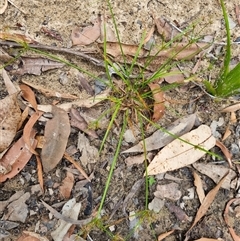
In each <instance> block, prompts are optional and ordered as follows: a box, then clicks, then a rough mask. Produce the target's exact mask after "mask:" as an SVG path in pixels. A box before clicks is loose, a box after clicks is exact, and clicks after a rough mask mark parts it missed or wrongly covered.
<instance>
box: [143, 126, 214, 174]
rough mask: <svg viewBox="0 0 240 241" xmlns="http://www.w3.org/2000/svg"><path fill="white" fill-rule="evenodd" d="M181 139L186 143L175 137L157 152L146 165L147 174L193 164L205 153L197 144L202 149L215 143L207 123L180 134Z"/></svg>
mask: <svg viewBox="0 0 240 241" xmlns="http://www.w3.org/2000/svg"><path fill="white" fill-rule="evenodd" d="M181 139H182V140H185V141H186V142H187V143H186V142H183V141H181V140H179V139H176V140H174V141H173V142H171V143H169V144H168V145H167V146H165V147H164V148H163V149H162V150H161V151H160V152H158V154H157V155H156V156H155V157H154V158H153V160H152V162H151V163H150V164H149V166H148V167H147V173H148V175H156V174H159V173H164V172H167V171H173V170H176V169H178V168H181V167H184V166H188V165H190V164H193V163H194V162H196V161H197V160H198V159H200V158H201V157H202V156H204V155H205V154H206V152H204V151H203V150H200V149H198V148H196V147H197V146H200V147H201V148H203V149H204V150H210V149H211V148H212V147H214V146H215V143H216V140H215V138H214V137H213V136H212V133H211V129H210V127H208V126H207V125H201V126H199V127H198V128H197V129H195V130H193V131H191V132H189V133H187V134H185V135H183V136H181ZM190 144H191V145H190Z"/></svg>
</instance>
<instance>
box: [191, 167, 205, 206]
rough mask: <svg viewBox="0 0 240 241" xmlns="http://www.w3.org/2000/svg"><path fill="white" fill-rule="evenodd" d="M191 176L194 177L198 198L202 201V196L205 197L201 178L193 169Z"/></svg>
mask: <svg viewBox="0 0 240 241" xmlns="http://www.w3.org/2000/svg"><path fill="white" fill-rule="evenodd" d="M193 177H194V186H195V187H196V192H197V195H198V199H199V201H200V203H202V202H203V200H204V198H205V193H204V189H203V185H202V180H201V178H200V176H199V175H198V174H197V173H196V172H195V171H193Z"/></svg>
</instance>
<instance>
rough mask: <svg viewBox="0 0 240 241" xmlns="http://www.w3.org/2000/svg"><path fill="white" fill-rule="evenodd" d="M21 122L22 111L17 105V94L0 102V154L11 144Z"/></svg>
mask: <svg viewBox="0 0 240 241" xmlns="http://www.w3.org/2000/svg"><path fill="white" fill-rule="evenodd" d="M20 122H21V111H20V108H19V106H18V103H17V94H13V95H9V96H7V97H5V98H4V99H2V100H0V152H2V151H4V150H5V149H6V148H7V147H8V146H9V145H10V144H11V142H12V140H13V138H14V137H15V135H16V132H17V128H18V125H19V123H20Z"/></svg>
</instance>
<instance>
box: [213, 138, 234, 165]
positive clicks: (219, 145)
mask: <svg viewBox="0 0 240 241" xmlns="http://www.w3.org/2000/svg"><path fill="white" fill-rule="evenodd" d="M216 146H218V147H219V148H220V149H221V151H222V152H223V154H224V156H225V157H226V158H227V161H228V164H229V167H230V168H232V154H231V153H230V152H229V150H228V149H227V147H226V146H225V145H224V144H223V143H222V142H221V141H218V140H216Z"/></svg>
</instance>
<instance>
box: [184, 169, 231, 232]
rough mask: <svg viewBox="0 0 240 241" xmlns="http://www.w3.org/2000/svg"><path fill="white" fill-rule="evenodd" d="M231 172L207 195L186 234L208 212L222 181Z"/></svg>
mask: <svg viewBox="0 0 240 241" xmlns="http://www.w3.org/2000/svg"><path fill="white" fill-rule="evenodd" d="M228 174H229V171H228V172H227V173H226V174H225V175H224V176H223V178H222V179H221V180H220V182H219V183H218V184H217V185H216V186H215V187H214V188H213V189H212V190H211V191H210V192H209V193H208V194H207V195H206V197H205V198H204V200H203V202H202V204H201V206H200V208H199V209H198V211H197V214H196V216H195V219H194V222H193V224H192V226H191V227H190V229H189V230H188V231H187V233H186V236H188V234H189V232H190V231H191V230H192V228H193V227H194V226H195V225H196V224H197V223H198V221H199V220H200V219H201V218H202V217H203V216H204V215H205V214H206V212H207V210H208V208H209V207H210V205H211V204H212V202H213V201H214V199H215V196H216V195H217V193H218V191H219V189H220V187H221V186H222V183H223V182H224V180H225V178H226V177H227V175H228Z"/></svg>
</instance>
